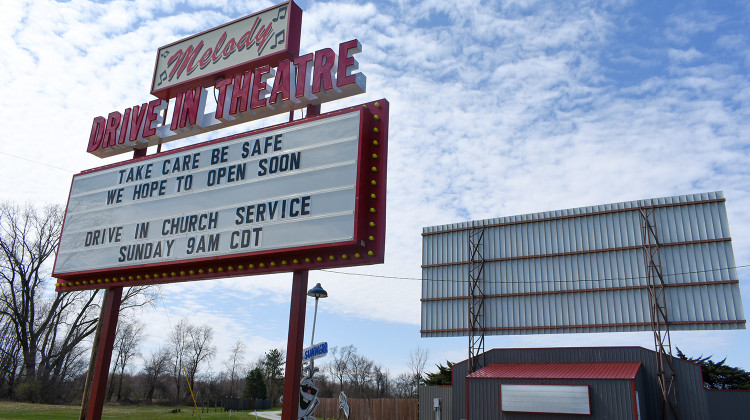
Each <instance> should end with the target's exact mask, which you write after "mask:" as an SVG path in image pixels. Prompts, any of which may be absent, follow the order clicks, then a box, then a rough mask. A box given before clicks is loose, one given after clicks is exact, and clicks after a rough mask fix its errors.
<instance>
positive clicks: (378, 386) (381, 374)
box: [372, 364, 392, 398]
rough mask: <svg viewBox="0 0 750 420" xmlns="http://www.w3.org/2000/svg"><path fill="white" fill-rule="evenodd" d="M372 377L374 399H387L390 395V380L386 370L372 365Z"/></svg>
mask: <svg viewBox="0 0 750 420" xmlns="http://www.w3.org/2000/svg"><path fill="white" fill-rule="evenodd" d="M372 375H373V380H374V382H375V383H374V385H375V398H388V397H389V396H390V395H391V386H392V384H391V378H390V373H389V372H388V370H387V369H383V367H382V366H380V365H377V364H375V365H373V367H372Z"/></svg>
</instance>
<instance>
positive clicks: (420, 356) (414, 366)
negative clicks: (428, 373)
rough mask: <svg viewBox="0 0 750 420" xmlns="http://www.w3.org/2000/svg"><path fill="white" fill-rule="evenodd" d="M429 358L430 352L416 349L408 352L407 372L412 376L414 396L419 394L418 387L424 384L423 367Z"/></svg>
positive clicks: (419, 348)
mask: <svg viewBox="0 0 750 420" xmlns="http://www.w3.org/2000/svg"><path fill="white" fill-rule="evenodd" d="M429 358H430V350H429V349H423V348H421V347H417V348H416V349H414V350H412V351H410V352H409V363H408V366H409V370H410V371H411V375H412V387H413V388H414V394H415V395H416V394H418V393H419V385H420V384H421V383H424V365H425V364H426V363H427V359H429Z"/></svg>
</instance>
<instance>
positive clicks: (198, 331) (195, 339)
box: [187, 325, 216, 386]
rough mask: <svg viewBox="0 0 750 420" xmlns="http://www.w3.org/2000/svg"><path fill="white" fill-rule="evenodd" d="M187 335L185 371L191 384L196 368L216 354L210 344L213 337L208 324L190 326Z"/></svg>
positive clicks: (211, 329) (193, 382) (214, 347)
mask: <svg viewBox="0 0 750 420" xmlns="http://www.w3.org/2000/svg"><path fill="white" fill-rule="evenodd" d="M188 337H189V339H190V345H189V347H188V349H189V353H188V355H189V358H188V364H187V371H188V377H189V378H190V386H193V384H195V374H196V373H197V372H198V368H199V367H200V366H201V365H202V364H204V363H207V362H210V361H211V360H212V359H213V358H214V356H216V346H213V345H211V342H212V341H213V339H214V330H213V328H211V327H209V326H208V325H200V326H190V327H189V328H188Z"/></svg>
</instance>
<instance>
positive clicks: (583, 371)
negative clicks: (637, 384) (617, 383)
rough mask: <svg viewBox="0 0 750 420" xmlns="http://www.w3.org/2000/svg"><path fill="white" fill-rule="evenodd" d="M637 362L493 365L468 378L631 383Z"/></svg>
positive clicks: (636, 368) (639, 365) (636, 370)
mask: <svg viewBox="0 0 750 420" xmlns="http://www.w3.org/2000/svg"><path fill="white" fill-rule="evenodd" d="M640 367H641V363H640V362H622V363H493V364H491V365H489V366H485V367H484V368H482V369H480V370H478V371H476V372H474V373H472V374H471V375H469V378H471V379H476V378H479V379H490V378H494V379H620V380H632V379H635V375H636V374H637V373H638V369H640Z"/></svg>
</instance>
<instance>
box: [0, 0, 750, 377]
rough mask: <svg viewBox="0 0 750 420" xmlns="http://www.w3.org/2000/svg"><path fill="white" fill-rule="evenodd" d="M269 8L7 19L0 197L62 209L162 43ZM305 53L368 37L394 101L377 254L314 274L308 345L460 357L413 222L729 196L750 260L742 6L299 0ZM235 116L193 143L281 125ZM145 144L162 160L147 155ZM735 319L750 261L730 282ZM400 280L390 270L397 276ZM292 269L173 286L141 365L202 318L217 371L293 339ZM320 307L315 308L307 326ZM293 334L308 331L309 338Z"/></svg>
mask: <svg viewBox="0 0 750 420" xmlns="http://www.w3.org/2000/svg"><path fill="white" fill-rule="evenodd" d="M273 4H274V3H273V2H266V1H230V0H227V1H215V0H212V1H204V0H193V1H176V0H173V1H160V2H153V1H146V0H144V1H129V2H125V1H112V2H101V3H100V2H91V1H86V0H73V1H70V2H54V1H44V0H34V1H26V2H24V1H16V2H12V4H10V5H6V6H4V8H3V13H2V15H0V37H1V38H0V39H1V40H2V45H3V46H2V53H3V54H2V55H3V60H2V61H0V97H2V98H3V101H2V104H0V107H1V108H0V124H1V126H2V127H3V134H2V136H1V137H0V138H1V139H2V140H0V152H1V153H0V176H2V179H4V180H5V181H3V182H2V183H1V184H0V198H2V199H3V200H6V199H8V200H14V201H18V202H24V201H31V202H35V203H43V202H52V203H60V204H64V203H65V202H66V200H67V194H68V190H69V187H70V180H71V177H72V175H73V174H74V173H76V172H79V171H81V170H84V169H88V168H92V167H96V166H100V165H103V164H108V163H113V162H116V161H118V160H121V159H124V158H125V157H122V158H117V157H116V158H108V159H104V160H101V159H98V158H96V157H93V156H89V155H88V154H87V153H86V151H85V149H86V144H87V141H88V135H89V130H90V127H91V121H92V119H93V118H94V117H96V116H99V115H107V114H108V113H109V112H111V111H114V110H124V109H125V108H126V107H129V106H132V105H134V104H139V103H142V102H144V101H145V100H147V99H148V98H149V93H148V92H149V85H150V81H151V77H152V74H151V73H152V70H153V63H154V58H155V55H156V54H155V53H156V50H157V48H159V47H160V46H162V45H165V44H167V43H170V42H173V41H176V40H178V39H181V38H184V37H186V36H189V35H192V34H194V33H197V32H200V31H202V30H205V29H209V28H212V27H214V26H217V25H220V24H222V23H225V22H227V21H229V20H232V19H235V18H238V17H242V16H245V15H248V14H251V13H253V12H255V11H259V10H262V9H264V8H266V7H268V6H271V5H273ZM299 5H300V6H301V7H302V9H303V10H304V15H303V25H302V40H301V49H300V51H301V52H302V53H306V52H313V51H315V50H317V49H320V48H325V47H335V46H337V45H338V44H339V43H340V42H343V41H347V40H350V39H353V38H357V39H359V41H360V42H361V43H362V46H363V51H362V53H360V54H359V55H358V56H357V60H358V61H359V62H360V71H362V72H363V73H364V74H365V75H366V76H367V79H368V80H367V93H366V94H363V95H359V96H356V97H353V98H349V99H346V100H341V101H338V102H334V103H326V104H324V105H323V112H326V111H332V110H335V109H338V108H343V107H345V106H349V105H354V104H358V103H362V102H367V101H370V100H375V99H379V98H383V97H385V98H387V99H388V100H389V101H390V103H391V122H390V149H389V152H390V153H389V168H388V175H389V179H388V228H387V229H388V230H387V245H386V248H387V252H386V263H385V264H383V265H378V266H369V267H359V268H351V269H340V270H333V271H324V272H311V273H310V286H311V287H312V285H314V284H315V283H316V282H321V283H322V284H323V286H324V287H325V288H326V289H327V290H328V292H329V295H330V298H328V299H326V300H324V301H321V304H320V311H319V314H318V327H317V329H316V338H318V339H320V340H327V341H328V342H329V345H331V346H335V345H347V344H354V345H356V346H357V347H358V348H359V350H360V352H361V353H362V354H364V355H366V356H368V357H370V358H372V359H375V360H377V361H378V362H380V363H381V364H382V365H384V366H385V367H386V368H388V369H390V371H391V372H392V373H393V374H398V373H401V372H403V371H404V370H405V369H406V363H407V361H408V357H409V352H410V351H412V350H414V349H416V348H417V347H418V346H419V347H422V348H429V349H430V361H429V366H430V367H434V364H435V363H437V362H444V361H445V360H446V359H447V360H451V361H460V360H463V359H465V358H466V355H467V344H468V340H467V339H466V338H450V339H448V338H446V339H435V338H431V339H422V338H420V337H419V316H420V305H419V299H420V289H421V288H420V282H419V280H418V279H419V278H420V276H421V269H420V263H421V249H420V247H421V237H420V233H421V230H422V227H423V226H432V225H437V224H445V223H453V222H462V221H466V220H472V219H483V218H491V217H500V216H509V215H516V214H523V213H531V212H539V211H545V210H555V209H563V208H570V207H580V206H586V205H593V204H600V203H611V202H619V201H627V200H635V199H641V198H649V197H662V196H669V195H677V194H687V193H695V192H705V191H715V190H723V191H724V192H725V195H726V198H727V210H728V213H729V224H730V228H731V232H732V237H733V244H734V251H735V259H736V261H737V264H738V266H747V265H750V237H749V235H750V213H748V212H746V211H745V209H747V208H748V207H750V182H748V179H749V178H748V175H749V172H750V147H749V146H750V78H749V77H748V74H750V71H749V70H750V48H749V47H750V30H748V28H750V22H748V20H749V19H750V4H748V3H747V2H732V1H724V2H709V1H705V2H704V1H660V2H649V1H614V0H613V1H565V2H548V1H534V0H516V1H513V0H509V1H485V2H479V1H466V2H460V3H457V2H444V1H434V0H433V1H406V0H404V1H391V2H385V1H384V2H377V3H373V2H364V1H313V0H305V1H300V2H299ZM282 120H283V117H279V118H275V119H273V118H272V119H270V120H267V121H262V122H255V123H248V124H244V125H241V126H238V127H234V128H231V129H226V130H223V131H220V132H214V133H211V134H209V135H204V136H201V137H200V138H197V139H195V138H193V139H186V140H180V141H177V142H174V144H170V147H179V146H183V145H187V144H192V143H194V142H196V141H200V140H205V139H209V138H217V137H222V136H225V135H228V134H233V133H236V132H240V131H247V130H251V129H254V128H257V127H259V126H261V125H268V124H273V123H276V122H280V121H282ZM150 153H153V151H150ZM738 272H739V276H740V278H739V280H740V285H741V293H742V295H743V298H744V302H745V303H746V305H745V306H746V308H747V307H748V305H747V303H748V299H749V298H750V286H748V275H750V270H749V269H748V268H746V267H742V268H740V269H739V270H738ZM391 277H395V278H391ZM290 287H291V274H288V275H273V276H262V277H252V278H233V279H228V280H218V281H204V282H196V283H189V284H188V283H181V284H173V285H167V286H164V287H163V295H164V300H163V302H160V304H159V305H158V306H157V307H155V308H151V309H148V310H145V311H144V312H143V313H141V314H139V315H138V316H139V317H141V319H142V320H143V321H144V322H145V323H146V324H147V325H148V327H147V333H148V337H147V339H146V341H145V342H144V353H147V352H148V350H150V349H153V348H155V347H156V346H158V345H159V344H161V343H163V341H164V340H165V335H166V334H165V332H166V331H168V329H169V328H170V325H172V324H174V323H176V322H177V320H179V319H180V318H182V317H185V316H186V317H188V318H189V319H190V320H191V321H192V322H195V323H210V325H212V326H213V327H214V328H215V330H216V333H217V334H216V336H217V338H216V344H217V346H218V350H219V354H218V356H217V358H216V359H215V361H214V362H213V369H214V370H220V369H222V368H223V360H224V358H225V357H226V355H227V352H228V351H229V349H230V347H231V345H232V343H233V342H234V341H236V339H237V338H241V339H242V340H243V341H245V343H247V344H248V346H249V352H248V358H249V359H254V358H256V357H257V356H259V355H260V354H262V353H263V352H264V351H267V350H268V349H270V348H272V347H279V346H284V345H285V342H286V334H287V331H286V328H287V321H288V314H289V294H290ZM312 308H313V302H312V301H310V302H309V304H308V324H307V325H308V334H309V327H310V323H311V322H312ZM306 340H309V338H307V339H306ZM672 342H673V345H674V346H676V347H679V348H680V349H681V350H683V351H684V352H685V353H686V354H688V355H694V356H697V355H700V354H704V355H709V354H712V355H714V356H715V357H716V358H719V360H720V359H721V358H724V357H727V358H728V359H727V360H728V363H729V364H732V365H739V366H742V367H744V368H745V369H750V352H748V351H747V348H748V347H750V335H749V334H748V332H747V331H746V330H741V331H732V332H690V333H688V332H685V333H673V335H672ZM572 345H641V346H644V347H646V348H651V347H652V346H653V340H652V336H651V335H650V334H649V333H643V334H641V333H638V334H636V333H628V334H577V335H543V336H512V337H488V339H487V341H486V343H485V346H486V347H487V348H491V347H528V346H572Z"/></svg>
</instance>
